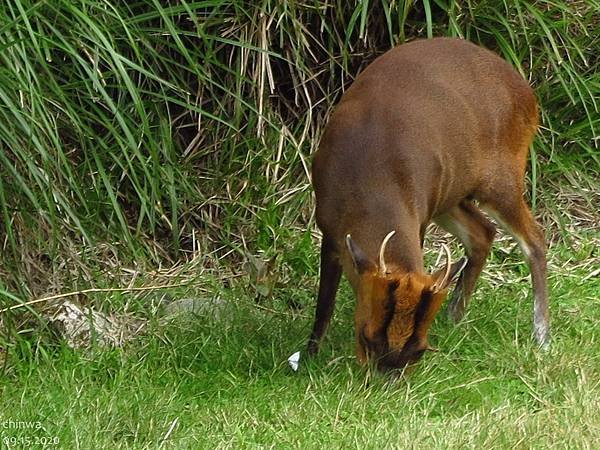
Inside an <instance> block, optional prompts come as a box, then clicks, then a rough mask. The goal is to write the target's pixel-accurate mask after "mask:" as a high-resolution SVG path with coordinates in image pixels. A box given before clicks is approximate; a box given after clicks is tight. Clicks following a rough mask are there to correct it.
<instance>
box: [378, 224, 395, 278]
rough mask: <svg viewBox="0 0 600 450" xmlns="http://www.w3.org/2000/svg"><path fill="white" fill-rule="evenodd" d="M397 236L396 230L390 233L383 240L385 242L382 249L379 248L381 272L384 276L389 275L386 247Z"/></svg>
mask: <svg viewBox="0 0 600 450" xmlns="http://www.w3.org/2000/svg"><path fill="white" fill-rule="evenodd" d="M394 234H396V230H392V231H390V232H389V233H388V234H387V236H386V237H384V238H383V242H382V243H381V247H380V248H379V271H380V272H381V274H382V275H385V274H387V267H386V265H385V258H384V256H383V255H384V253H385V247H386V246H387V243H388V241H389V240H390V239H391V238H392V236H394Z"/></svg>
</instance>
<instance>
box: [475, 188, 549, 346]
mask: <svg viewBox="0 0 600 450" xmlns="http://www.w3.org/2000/svg"><path fill="white" fill-rule="evenodd" d="M480 206H481V208H482V209H483V210H484V211H486V212H487V213H488V214H490V216H492V217H493V218H494V219H495V220H496V221H497V222H498V223H499V224H500V225H501V226H502V227H503V228H504V229H506V231H508V232H509V233H510V234H511V235H512V236H513V237H514V238H515V239H516V240H517V242H518V243H519V246H520V247H521V250H522V251H523V253H524V254H525V256H526V258H527V262H528V264H529V270H530V272H531V280H532V284H533V291H534V304H533V331H534V335H535V338H536V340H537V342H538V344H539V345H540V346H541V347H544V348H546V347H548V345H549V343H550V317H549V311H548V285H547V279H546V270H547V269H546V242H545V239H544V235H543V233H542V231H541V229H540V228H539V226H538V224H537V223H536V222H535V220H534V218H533V216H532V214H531V211H530V209H529V207H528V206H527V204H526V203H525V201H524V200H523V198H522V196H521V195H520V192H519V195H515V194H514V193H513V194H510V193H504V194H502V195H495V196H494V200H493V201H492V200H488V201H486V202H481V203H480Z"/></svg>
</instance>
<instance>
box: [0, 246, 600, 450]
mask: <svg viewBox="0 0 600 450" xmlns="http://www.w3.org/2000/svg"><path fill="white" fill-rule="evenodd" d="M594 251H595V250H594V240H593V239H592V240H591V241H590V244H589V245H587V247H586V246H583V247H582V248H580V249H579V250H578V251H575V250H569V249H567V248H566V247H560V248H558V249H557V248H554V249H553V250H552V251H551V259H550V279H549V284H550V289H551V300H552V302H551V306H552V326H553V346H552V348H551V350H550V351H549V352H547V353H543V352H541V351H538V350H537V349H536V348H535V346H534V344H533V341H532V339H531V338H530V330H531V309H532V305H531V299H530V297H529V296H530V282H529V278H528V276H527V271H526V267H525V265H524V264H522V262H521V261H520V259H519V258H520V255H517V254H516V252H515V255H512V254H511V255H509V257H508V259H505V260H504V261H501V262H498V258H495V259H494V262H492V263H490V264H489V265H488V267H487V269H486V272H485V273H484V275H483V278H482V280H481V282H480V285H479V289H478V290H477V292H476V295H475V298H474V300H473V303H472V305H471V308H470V310H469V314H468V315H467V317H466V320H465V321H464V322H462V323H461V324H459V325H458V326H454V325H452V324H451V323H450V322H449V321H448V320H447V319H446V318H445V316H444V315H443V314H441V315H440V316H439V317H438V319H437V321H436V323H435V324H434V326H433V328H432V334H431V343H432V344H433V345H434V346H436V347H438V348H439V352H437V353H429V354H427V355H426V357H424V359H423V360H422V361H421V362H420V363H419V364H418V365H417V366H416V367H415V369H414V370H413V371H412V372H411V373H410V374H407V375H405V376H404V377H401V378H399V379H397V380H392V379H391V378H390V377H388V376H383V375H380V374H377V373H374V372H371V371H369V370H367V369H365V368H361V367H359V366H358V365H357V363H356V361H355V359H354V356H353V330H352V312H353V298H352V295H351V293H350V291H349V289H348V286H347V285H346V284H345V283H343V288H342V290H341V292H340V295H339V297H338V305H337V310H336V314H335V316H334V320H333V323H332V326H331V328H330V332H329V334H328V335H327V338H326V341H325V342H324V345H323V349H322V352H321V354H320V355H319V356H318V357H316V358H315V359H313V360H301V364H300V370H299V371H298V372H297V373H294V372H293V371H292V370H291V369H290V368H289V367H288V365H287V362H286V359H287V357H288V356H289V355H290V354H291V353H293V352H294V351H296V350H299V349H303V346H304V342H305V339H306V337H307V336H308V332H309V328H310V326H311V321H312V313H313V311H312V305H313V300H312V296H313V291H314V289H315V284H316V277H313V276H311V277H307V278H306V279H305V280H295V282H294V285H293V287H285V288H283V289H279V290H276V292H275V298H274V299H273V300H272V301H271V302H270V303H268V308H267V309H264V308H259V307H257V306H256V303H255V302H254V300H253V298H252V297H251V296H250V295H249V294H248V291H249V289H247V288H246V287H245V285H244V283H242V282H239V283H238V285H234V286H233V287H232V288H230V289H223V288H220V289H215V291H214V293H212V294H211V295H214V296H218V297H220V298H221V299H223V300H226V301H227V302H226V303H225V306H223V307H221V308H220V309H219V310H218V311H216V312H215V313H214V314H210V315H203V316H190V315H188V316H186V317H180V318H179V319H177V320H174V321H171V322H169V323H167V324H164V323H162V324H161V323H159V322H157V321H154V324H153V325H149V327H148V332H147V333H145V334H144V335H142V336H139V337H138V338H136V341H135V342H132V343H129V344H128V345H127V346H126V347H125V348H123V349H113V350H101V349H94V350H92V351H91V352H88V353H77V352H74V351H72V350H69V349H67V348H58V349H56V348H54V349H49V348H44V349H42V348H41V347H37V348H35V350H34V349H33V348H34V347H32V348H31V350H29V351H30V353H29V356H28V357H25V358H20V359H17V358H11V359H10V361H11V364H10V366H9V369H8V371H7V373H6V374H5V378H4V382H3V383H2V387H1V388H0V392H1V396H0V411H1V412H0V427H2V428H0V432H1V433H2V439H3V444H2V448H5V447H6V448H8V446H7V445H6V443H7V441H6V439H9V441H8V442H10V439H12V442H13V443H14V442H16V445H12V446H10V448H22V447H25V448H27V446H26V445H23V444H24V443H27V442H28V441H27V440H28V439H29V440H30V442H33V443H35V441H36V440H37V441H38V442H39V441H40V440H41V439H42V438H44V437H47V438H56V439H57V440H59V441H60V444H59V445H58V447H60V448H82V449H90V448H159V447H162V448H194V449H195V448H238V447H276V448H330V447H338V448H342V447H345V448H347V447H360V448H419V449H421V448H463V447H465V448H478V449H481V448H484V449H485V448H598V447H599V446H600V414H599V413H598V411H599V409H600V376H599V375H600V370H599V369H600V360H599V356H598V353H599V352H598V350H599V349H600V347H599V339H600V335H599V332H598V326H597V324H598V323H599V322H600V308H599V303H598V292H600V279H598V277H597V276H596V277H592V278H588V279H585V280H584V278H585V277H586V275H588V274H589V273H590V269H589V267H588V265H586V260H589V259H588V258H589V256H590V255H592V253H593V252H594ZM578 267H579V268H578ZM208 284H210V282H209V283H208ZM173 295H174V296H177V295H178V293H177V292H174V293H173ZM186 295H187V296H189V295H190V293H189V292H187V293H186ZM204 295H205V294H204ZM289 296H297V297H298V298H299V299H301V300H302V302H303V303H305V304H306V307H305V308H304V309H302V310H300V311H299V312H296V313H295V312H293V311H291V310H290V309H288V308H286V307H285V306H284V303H285V300H286V298H287V297H289ZM13 351H17V350H13ZM18 351H19V352H24V353H27V350H26V349H25V350H23V349H20V350H18ZM7 421H13V422H18V421H21V422H25V421H34V422H39V423H40V426H41V428H40V429H38V430H31V429H17V426H18V425H15V424H13V425H11V424H10V423H7ZM32 446H33V447H36V446H35V445H32ZM37 447H41V446H40V445H38V446H37Z"/></svg>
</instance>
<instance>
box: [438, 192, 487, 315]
mask: <svg viewBox="0 0 600 450" xmlns="http://www.w3.org/2000/svg"><path fill="white" fill-rule="evenodd" d="M436 223H437V224H438V225H440V226H441V227H442V228H443V229H445V230H446V231H448V232H449V233H451V234H453V235H454V236H456V237H457V238H458V239H459V240H460V241H461V242H462V245H463V247H464V248H465V252H466V254H467V256H468V261H467V265H466V266H465V268H464V270H463V271H462V273H461V275H460V278H459V279H458V281H457V283H456V287H455V288H454V292H452V296H451V299H450V304H449V305H448V313H449V315H450V317H451V318H452V320H454V321H455V322H458V321H459V320H460V319H462V318H463V316H464V314H465V308H466V307H467V306H468V304H469V302H470V300H471V295H472V294H473V290H474V289H475V284H476V282H477V279H478V278H479V275H480V274H481V270H482V269H483V266H484V265H485V260H486V258H487V256H488V255H489V253H490V249H491V247H492V242H493V241H494V236H495V234H496V227H495V226H494V224H493V223H492V222H490V221H489V220H488V219H487V218H486V217H485V216H484V215H483V214H482V213H481V211H479V210H478V209H477V207H476V206H475V205H474V204H473V202H472V201H469V200H464V201H463V202H461V203H460V204H459V205H458V206H456V207H454V208H453V209H452V210H450V212H448V213H447V214H445V215H443V216H441V217H439V218H437V219H436Z"/></svg>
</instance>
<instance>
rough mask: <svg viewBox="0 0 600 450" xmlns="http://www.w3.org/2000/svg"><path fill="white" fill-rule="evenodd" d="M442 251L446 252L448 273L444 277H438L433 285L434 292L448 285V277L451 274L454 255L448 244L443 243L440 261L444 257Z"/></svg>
mask: <svg viewBox="0 0 600 450" xmlns="http://www.w3.org/2000/svg"><path fill="white" fill-rule="evenodd" d="M442 252H446V273H444V276H443V278H442V279H438V280H437V281H436V282H435V283H433V286H432V287H431V288H432V290H433V292H438V291H440V290H441V289H442V286H446V283H447V281H448V277H449V276H450V268H451V267H452V256H451V255H450V249H449V248H448V246H447V245H446V244H442V250H440V255H439V256H438V259H437V260H438V262H439V261H440V259H441V258H442Z"/></svg>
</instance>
